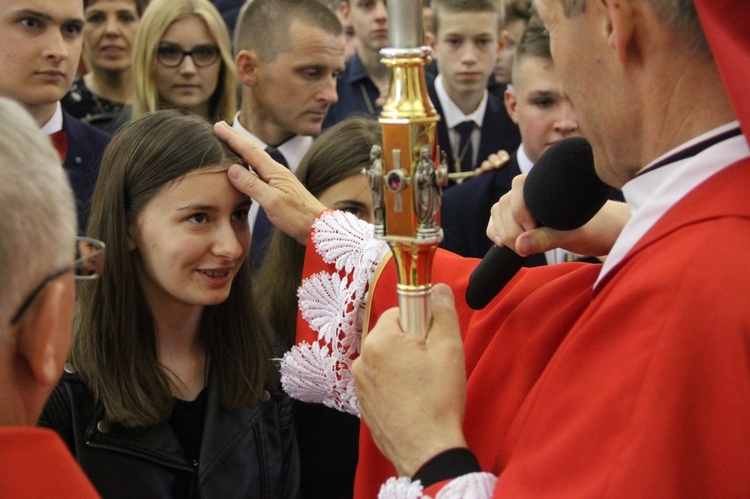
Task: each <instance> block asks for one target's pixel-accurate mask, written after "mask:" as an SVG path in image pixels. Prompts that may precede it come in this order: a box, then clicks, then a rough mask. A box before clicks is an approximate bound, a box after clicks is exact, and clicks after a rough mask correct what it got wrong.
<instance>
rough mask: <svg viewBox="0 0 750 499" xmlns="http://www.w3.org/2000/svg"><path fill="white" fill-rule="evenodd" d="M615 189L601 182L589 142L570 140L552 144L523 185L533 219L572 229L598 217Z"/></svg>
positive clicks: (551, 225) (580, 138)
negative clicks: (598, 213) (597, 214)
mask: <svg viewBox="0 0 750 499" xmlns="http://www.w3.org/2000/svg"><path fill="white" fill-rule="evenodd" d="M611 193H612V188H611V187H610V186H608V185H606V184H605V183H604V182H602V181H601V179H599V177H598V176H597V174H596V169H595V168H594V153H593V151H592V150H591V145H590V144H589V142H588V140H586V139H584V138H583V137H571V138H567V139H564V140H561V141H560V142H558V143H556V144H554V145H552V146H551V147H550V148H549V149H547V150H546V151H545V152H544V154H542V156H541V157H540V158H539V161H537V162H536V164H535V165H534V167H533V168H532V169H531V171H530V172H529V175H528V177H527V178H526V182H525V183H524V190H523V195H524V200H525V201H526V206H527V207H528V209H529V212H530V213H531V214H532V215H533V217H534V219H535V220H536V221H537V222H538V223H539V224H540V225H544V226H546V227H550V228H552V229H557V230H572V229H577V228H578V227H580V226H582V225H584V224H585V223H586V222H588V221H589V220H591V218H592V217H593V216H594V215H596V213H597V212H598V211H599V209H600V208H601V207H602V206H603V205H604V203H605V202H606V201H607V199H609V197H610V195H611Z"/></svg>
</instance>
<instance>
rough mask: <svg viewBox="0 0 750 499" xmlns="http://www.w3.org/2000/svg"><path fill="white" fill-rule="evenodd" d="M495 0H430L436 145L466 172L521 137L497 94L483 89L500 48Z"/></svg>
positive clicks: (456, 168) (510, 147)
mask: <svg viewBox="0 0 750 499" xmlns="http://www.w3.org/2000/svg"><path fill="white" fill-rule="evenodd" d="M496 3H497V2H495V1H494V0H435V1H434V2H433V4H432V9H433V13H432V16H433V17H432V21H433V33H434V37H435V41H434V46H433V49H434V55H435V59H436V60H437V63H438V69H439V74H438V76H437V78H436V79H435V81H434V83H431V84H430V83H428V85H427V87H428V91H429V94H430V99H431V100H432V103H433V104H434V105H435V108H436V110H437V112H438V114H440V116H441V118H442V119H441V121H440V122H439V123H438V141H439V144H440V148H441V149H442V150H443V151H445V153H446V155H447V157H448V162H449V163H448V166H449V169H450V171H452V172H456V171H471V170H474V169H475V168H476V167H478V166H479V165H480V164H481V163H482V161H484V160H485V159H487V157H488V156H489V155H490V154H492V153H496V152H498V150H501V149H502V150H505V151H515V150H516V148H517V147H518V145H519V144H520V142H521V137H520V134H519V132H518V127H517V126H516V125H515V124H514V123H513V122H512V121H511V119H510V118H509V117H508V114H507V112H506V110H505V107H504V106H503V103H502V101H501V100H500V99H498V98H497V97H495V96H494V95H490V94H489V93H488V92H487V82H488V80H489V78H490V76H491V75H492V73H493V70H494V67H495V60H496V59H497V53H498V50H499V47H500V38H499V36H500V27H501V25H502V14H501V12H500V11H499V10H498V6H497V5H496Z"/></svg>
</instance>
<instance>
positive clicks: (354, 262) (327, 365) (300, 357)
mask: <svg viewBox="0 0 750 499" xmlns="http://www.w3.org/2000/svg"><path fill="white" fill-rule="evenodd" d="M312 241H313V243H314V244H315V251H317V253H318V254H319V255H320V256H321V257H322V259H323V261H324V262H326V263H328V264H330V265H332V266H333V268H332V269H331V270H332V271H331V272H325V271H324V272H319V273H317V274H315V275H312V276H310V277H309V278H307V279H305V280H304V281H303V282H302V285H301V286H300V288H299V290H298V291H297V296H298V298H299V302H298V303H299V308H300V310H301V311H302V317H303V318H304V320H306V321H307V323H308V324H309V325H310V328H311V329H312V330H313V331H315V332H317V334H318V340H317V341H316V342H313V343H312V344H311V343H307V342H302V343H299V344H297V345H296V346H294V347H292V349H291V350H290V351H289V352H287V353H286V354H285V355H284V358H283V359H282V361H281V383H282V385H283V387H284V390H285V391H286V392H287V393H288V394H289V395H290V396H292V397H293V398H295V399H297V400H301V401H303V402H315V403H322V404H324V405H326V406H328V407H333V408H334V409H338V410H340V411H342V412H348V413H350V414H354V415H357V416H358V415H359V408H358V407H357V397H356V394H355V392H354V380H353V379H352V375H351V372H350V371H349V367H350V366H351V363H352V361H353V360H354V359H355V358H356V357H357V355H358V354H359V347H360V342H361V339H362V323H363V318H364V311H365V305H366V302H367V290H368V285H369V283H370V279H371V278H372V275H373V272H374V271H375V269H376V267H377V265H378V263H379V262H380V260H381V259H382V258H383V257H384V256H385V254H386V253H387V252H388V246H387V245H386V244H385V243H384V242H383V241H380V240H377V239H375V237H374V228H373V226H372V225H370V224H368V223H366V222H363V221H362V220H359V219H358V218H357V217H355V216H354V215H352V214H350V213H344V212H341V211H333V212H325V213H323V214H322V215H321V216H320V217H319V218H318V219H317V220H316V221H315V223H314V224H313V234H312Z"/></svg>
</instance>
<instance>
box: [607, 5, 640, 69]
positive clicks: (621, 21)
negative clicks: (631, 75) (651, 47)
mask: <svg viewBox="0 0 750 499" xmlns="http://www.w3.org/2000/svg"><path fill="white" fill-rule="evenodd" d="M600 1H601V2H602V3H603V4H604V5H603V7H604V8H605V9H606V12H605V15H606V21H605V22H606V26H605V29H606V30H607V41H608V43H609V46H610V48H611V49H612V50H614V51H615V53H616V55H617V60H618V61H620V62H621V63H624V62H626V61H627V60H628V55H629V52H630V49H631V48H632V47H633V44H634V43H635V19H634V17H633V15H634V12H633V6H632V4H631V3H630V1H629V0H600Z"/></svg>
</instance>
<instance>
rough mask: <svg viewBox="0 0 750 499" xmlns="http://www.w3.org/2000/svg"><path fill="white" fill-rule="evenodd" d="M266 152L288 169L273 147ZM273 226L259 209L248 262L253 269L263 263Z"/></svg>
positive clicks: (283, 159)
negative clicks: (250, 262) (251, 264)
mask: <svg viewBox="0 0 750 499" xmlns="http://www.w3.org/2000/svg"><path fill="white" fill-rule="evenodd" d="M266 152H267V153H268V155H269V156H271V159H273V160H274V161H276V162H277V163H279V164H281V165H284V166H285V167H287V168H289V164H288V163H287V162H286V158H285V157H284V155H283V154H281V152H280V151H279V150H278V149H276V148H275V147H271V146H268V147H266ZM272 228H273V224H272V223H271V221H270V220H268V215H266V211H265V210H264V209H263V208H262V207H261V208H260V209H259V210H258V216H257V217H256V218H255V225H254V226H253V238H252V242H251V243H250V260H251V261H252V263H253V268H254V269H255V270H258V269H259V268H260V265H261V264H262V263H263V257H264V256H265V255H266V247H267V246H268V240H269V238H270V235H271V229H272Z"/></svg>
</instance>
